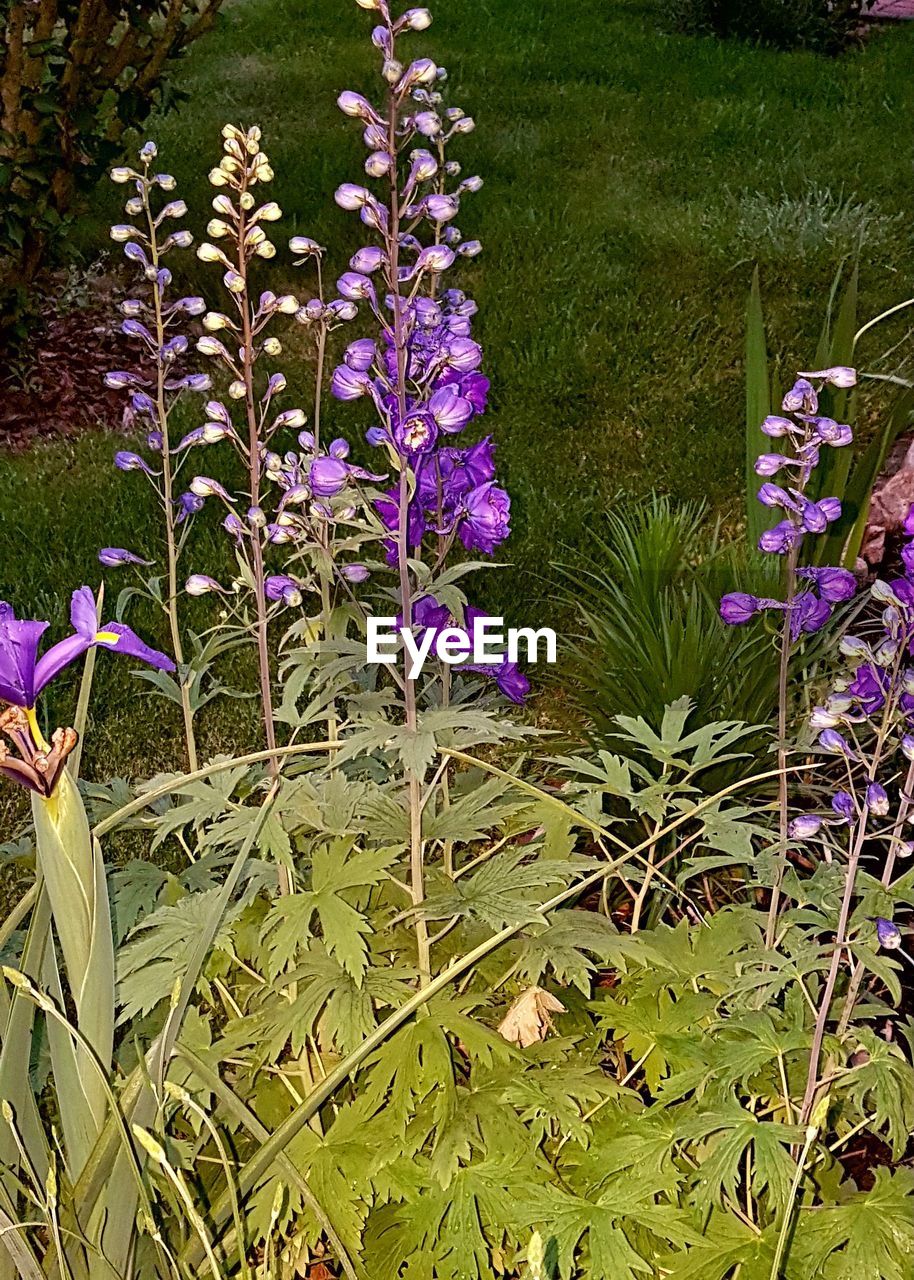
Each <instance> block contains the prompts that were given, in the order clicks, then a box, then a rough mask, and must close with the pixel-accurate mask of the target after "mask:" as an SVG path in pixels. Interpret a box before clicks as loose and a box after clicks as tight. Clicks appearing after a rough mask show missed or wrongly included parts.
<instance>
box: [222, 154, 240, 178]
mask: <svg viewBox="0 0 914 1280" xmlns="http://www.w3.org/2000/svg"><path fill="white" fill-rule="evenodd" d="M219 168H220V169H221V170H222V172H223V173H225V174H234V173H237V172H238V170H239V169H240V168H241V165H240V164H239V163H238V161H237V160H236V159H235V157H234V156H223V157H222V159H221V160H220V161H219Z"/></svg>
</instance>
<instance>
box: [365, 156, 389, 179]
mask: <svg viewBox="0 0 914 1280" xmlns="http://www.w3.org/2000/svg"><path fill="white" fill-rule="evenodd" d="M393 162H394V158H393V156H392V155H391V154H390V153H389V152H387V151H372V153H371V155H370V156H369V157H368V159H367V160H366V161H365V172H366V173H367V174H368V176H369V178H383V177H384V175H385V174H386V173H390V170H391V167H392V165H393Z"/></svg>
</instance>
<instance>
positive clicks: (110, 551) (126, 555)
mask: <svg viewBox="0 0 914 1280" xmlns="http://www.w3.org/2000/svg"><path fill="white" fill-rule="evenodd" d="M98 560H99V564H103V565H104V566H105V568H106V569H117V568H120V566H121V565H124V564H152V561H151V560H144V559H143V558H142V557H141V556H137V555H134V554H133V552H132V551H125V549H124V548H123V547H102V549H101V551H99V553H98Z"/></svg>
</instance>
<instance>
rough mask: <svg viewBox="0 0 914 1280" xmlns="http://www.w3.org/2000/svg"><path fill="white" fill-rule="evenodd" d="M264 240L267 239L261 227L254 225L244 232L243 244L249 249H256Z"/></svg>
mask: <svg viewBox="0 0 914 1280" xmlns="http://www.w3.org/2000/svg"><path fill="white" fill-rule="evenodd" d="M266 238H267V233H266V232H265V231H264V229H263V227H258V226H256V225H255V226H253V227H249V228H248V230H247V231H246V232H245V234H244V243H245V244H246V245H247V247H248V248H249V249H254V248H256V247H257V245H259V244H263V242H264V240H266Z"/></svg>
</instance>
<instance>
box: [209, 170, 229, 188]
mask: <svg viewBox="0 0 914 1280" xmlns="http://www.w3.org/2000/svg"><path fill="white" fill-rule="evenodd" d="M207 176H208V177H209V180H210V182H211V183H212V185H213V186H214V187H224V186H225V184H226V183H227V182H228V178H227V177H226V176H225V174H224V173H223V172H222V170H221V169H210V171H209V174H208V175H207Z"/></svg>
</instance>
